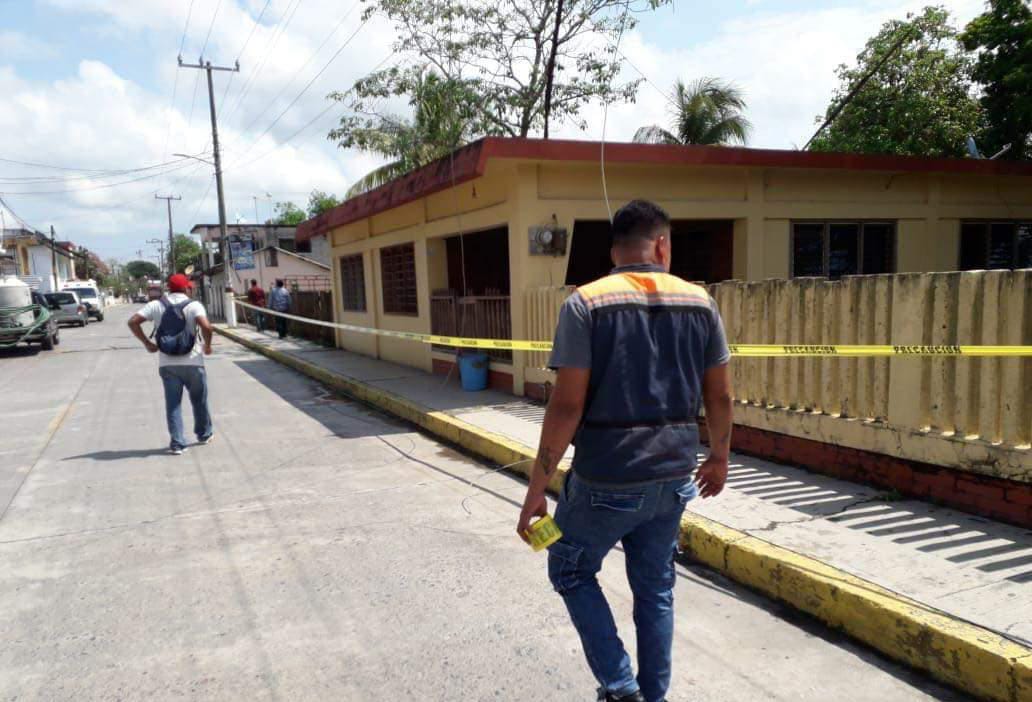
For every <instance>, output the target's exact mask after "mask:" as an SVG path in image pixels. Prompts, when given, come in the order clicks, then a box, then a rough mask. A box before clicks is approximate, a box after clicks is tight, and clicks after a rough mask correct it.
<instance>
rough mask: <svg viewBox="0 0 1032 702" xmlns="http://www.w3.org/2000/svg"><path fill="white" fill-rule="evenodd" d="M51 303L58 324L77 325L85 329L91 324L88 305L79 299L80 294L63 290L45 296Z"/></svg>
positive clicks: (52, 312)
mask: <svg viewBox="0 0 1032 702" xmlns="http://www.w3.org/2000/svg"><path fill="white" fill-rule="evenodd" d="M44 297H45V298H46V299H47V302H49V303H50V305H51V307H50V310H51V314H53V315H54V317H55V318H56V319H57V323H58V324H66V323H70V324H76V325H78V326H80V327H85V326H86V325H87V324H89V323H90V315H89V312H88V311H87V309H86V305H84V304H83V303H82V300H80V299H79V293H77V292H74V291H72V290H62V291H61V292H56V293H47V294H46V295H44Z"/></svg>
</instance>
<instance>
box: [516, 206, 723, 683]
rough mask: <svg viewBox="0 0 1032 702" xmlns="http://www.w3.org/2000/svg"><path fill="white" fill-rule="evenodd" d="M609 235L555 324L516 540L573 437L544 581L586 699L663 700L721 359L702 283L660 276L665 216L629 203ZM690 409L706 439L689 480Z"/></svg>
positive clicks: (693, 431)
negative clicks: (602, 260)
mask: <svg viewBox="0 0 1032 702" xmlns="http://www.w3.org/2000/svg"><path fill="white" fill-rule="evenodd" d="M612 233H613V247H612V258H613V263H614V264H615V265H616V268H615V269H614V270H613V272H612V274H611V275H609V276H606V277H604V278H601V279H600V280H597V281H595V282H593V283H590V284H588V285H585V286H583V287H581V288H579V289H578V290H577V291H576V292H575V293H574V294H573V295H572V296H571V297H570V298H569V299H568V300H567V301H566V303H565V304H564V305H563V308H562V311H561V313H560V316H559V325H558V329H557V330H556V337H555V344H554V347H553V351H552V357H551V361H550V366H551V367H552V368H553V369H555V370H556V372H557V375H556V383H555V389H554V391H553V394H552V397H551V400H550V402H549V404H548V410H547V412H546V413H545V421H544V426H543V427H542V431H541V444H540V448H539V449H538V454H537V459H536V461H535V464H534V468H533V470H532V473H531V480H530V486H529V487H528V489H527V496H526V499H525V500H524V503H523V509H522V511H521V513H520V517H519V522H518V523H517V526H516V531H517V532H518V533H519V534H520V536H521V537H523V538H524V540H526V539H527V529H528V527H529V525H530V522H531V520H532V519H533V518H535V517H541V516H544V515H546V514H547V513H548V503H547V502H546V499H545V489H546V487H547V486H548V483H549V481H550V479H551V478H552V476H553V475H554V473H555V471H556V470H557V469H558V466H559V462H560V460H561V459H562V457H563V455H564V454H565V452H566V449H567V448H568V447H569V445H570V443H571V441H573V443H574V444H575V446H576V448H575V452H574V456H573V465H572V469H571V471H570V473H569V474H568V475H567V476H566V481H565V483H564V485H563V488H562V491H561V494H560V496H559V503H558V506H557V507H556V514H555V521H556V524H557V525H558V527H559V529H560V530H561V531H562V538H561V539H560V540H559V541H558V542H556V543H554V544H553V545H552V546H550V547H549V555H548V575H549V579H550V580H551V582H552V585H553V587H554V588H555V590H556V591H557V592H558V593H559V594H560V595H561V596H562V598H563V601H564V602H565V604H566V608H567V610H568V611H569V614H570V618H571V620H572V621H573V625H574V627H575V628H576V629H577V632H578V634H579V635H580V638H581V643H582V645H583V646H584V652H585V654H586V657H587V659H588V665H589V666H590V667H591V671H592V673H594V675H595V678H596V679H597V680H598V682H599V685H600V686H601V687H600V689H599V700H606V701H623V702H662V700H664V699H665V696H666V693H667V688H668V687H669V685H670V671H671V660H672V658H671V646H672V642H673V630H674V611H673V588H674V582H675V577H676V573H675V571H674V552H675V546H676V542H677V537H678V530H679V526H680V521H681V515H682V513H683V512H684V509H685V505H686V504H687V503H688V502H689V501H690V500H692V499H694V498H695V497H696V496H697V495H700V494H701V495H702V497H713V496H715V495H717V494H719V493H720V492H721V490H723V488H724V483H725V481H726V480H727V470H728V454H729V452H730V445H731V409H732V401H731V383H730V379H729V372H728V362H729V360H730V353H729V350H728V346H727V341H726V338H725V335H724V327H723V323H722V321H721V319H720V314H719V313H718V311H717V306H716V304H715V302H714V301H713V299H712V298H711V297H710V296H709V294H708V293H707V291H706V290H705V288H702V287H700V286H698V285H694V284H692V283H689V282H687V281H684V280H682V279H680V278H678V277H676V276H673V275H670V273H669V270H670V254H671V248H670V218H669V217H668V216H667V214H666V212H664V211H663V210H662V209H661V208H659V207H658V206H657V205H654V204H652V203H650V202H645V201H641V200H636V201H634V202H630V203H628V204H627V205H626V206H624V207H623V208H621V209H620V210H619V211H618V212H617V213H616V216H615V217H614V218H613V229H612ZM700 405H702V406H704V407H705V410H706V423H707V427H708V429H709V439H710V441H709V457H708V458H707V459H706V460H705V461H704V462H703V463H702V466H701V467H699V469H698V471H696V470H695V468H696V456H697V452H698V449H699V430H698V426H697V425H696V417H697V416H698V415H699V409H700ZM575 437H576V438H575ZM693 474H694V480H693V479H692V476H693ZM617 543H621V544H622V545H623V550H624V553H625V558H626V564H627V579H628V581H629V584H630V586H631V591H632V593H633V595H634V623H635V627H636V630H637V641H638V647H637V651H638V673H637V675H635V674H634V672H633V670H632V665H631V660H630V657H629V656H628V655H627V651H626V650H625V649H624V646H623V644H622V643H621V641H620V639H619V637H618V635H617V629H616V623H615V622H614V620H613V615H612V612H611V610H610V609H609V604H608V603H607V602H606V599H605V596H604V595H603V594H602V590H601V588H600V587H599V584H598V580H597V578H596V575H597V573H598V571H599V569H600V568H601V567H602V560H603V559H604V558H605V557H606V554H608V553H609V551H610V550H611V549H612V548H613V547H614V546H615V545H616V544H617Z"/></svg>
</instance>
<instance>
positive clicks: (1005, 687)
mask: <svg viewBox="0 0 1032 702" xmlns="http://www.w3.org/2000/svg"><path fill="white" fill-rule="evenodd" d="M215 330H216V331H217V332H218V333H220V334H222V335H223V336H226V337H228V338H230V339H232V340H234V341H236V342H238V343H240V344H243V345H244V346H246V347H248V348H250V349H253V350H255V351H257V352H258V353H261V354H263V355H265V356H267V357H269V358H271V359H273V360H275V361H278V362H280V363H282V364H283V365H286V366H289V367H291V368H294V369H295V370H297V371H300V372H301V373H304V374H305V375H308V376H309V377H312V378H314V379H316V380H318V381H320V382H323V383H325V384H326V385H329V386H330V387H332V388H334V389H336V390H338V391H340V392H342V393H344V394H345V395H348V396H349V397H353V398H355V399H357V400H360V401H362V402H365V403H367V404H370V405H372V406H374V407H376V408H378V409H381V410H384V411H386V412H389V413H391V414H393V415H396V416H398V417H400V418H402V419H405V420H407V421H409V422H411V423H413V424H416V425H418V426H420V427H422V428H423V429H425V430H426V431H428V432H430V433H432V434H434V435H435V436H438V437H441V438H443V439H445V440H447V441H449V442H451V443H454V444H456V445H458V446H461V447H463V448H464V449H466V450H467V451H469V452H471V453H473V454H476V455H478V456H481V457H483V458H486V459H488V460H490V461H493V462H495V463H498V464H501V465H507V464H510V463H516V462H517V461H525V462H522V463H519V464H518V465H516V466H514V467H513V472H517V473H520V474H522V475H524V476H528V475H529V473H530V467H531V463H530V462H529V460H528V459H533V457H534V452H533V450H532V449H530V448H529V447H527V446H524V445H523V444H521V443H519V442H516V441H512V440H511V439H508V438H506V437H503V436H500V435H498V434H493V433H491V432H488V431H485V430H483V429H480V428H479V427H476V426H474V425H472V424H469V423H468V422H464V421H462V420H460V419H456V418H455V417H452V416H451V415H449V414H447V413H444V412H437V411H433V410H430V409H429V408H427V407H424V406H422V405H420V404H418V403H415V402H412V401H410V400H407V399H405V398H402V397H399V396H397V395H395V394H393V393H390V392H387V391H385V390H380V389H378V388H374V387H372V386H370V385H367V384H365V383H362V382H360V381H357V380H353V379H351V378H346V377H344V376H341V375H338V374H336V373H333V372H331V371H327V370H326V369H324V368H320V367H319V366H316V365H315V364H312V363H309V362H307V361H304V360H302V359H300V358H298V357H296V356H294V355H291V354H288V353H284V352H282V351H276V350H274V349H270V348H268V347H266V346H264V345H262V344H259V343H256V342H254V341H251V340H250V339H246V338H244V337H243V336H240V335H239V334H236V333H234V332H232V331H231V330H228V329H225V328H223V327H215ZM565 470H566V467H565V466H564V467H563V470H561V471H558V472H557V473H556V475H555V477H554V479H553V481H552V484H551V485H550V489H551V490H552V491H553V492H554V491H556V490H558V488H559V487H560V486H561V485H562V480H563V478H564V476H565ZM680 543H681V548H682V550H683V551H684V552H685V553H687V554H688V555H689V556H690V557H692V558H693V559H695V560H697V561H699V562H700V563H703V564H705V565H707V566H709V567H711V568H713V569H714V570H717V571H719V572H721V573H723V574H724V575H727V576H728V577H730V578H732V579H733V580H735V581H737V582H739V583H742V584H743V585H746V586H748V587H750V588H752V589H754V590H758V591H760V592H762V593H764V594H766V595H769V596H770V597H773V598H775V599H777V600H780V601H782V602H785V603H787V604H789V605H791V606H793V607H795V608H796V609H798V610H801V611H803V612H806V613H807V614H810V615H812V616H814V617H817V618H818V619H820V620H821V621H823V622H825V623H826V624H828V625H830V626H832V627H835V628H837V629H841V630H842V631H844V632H846V633H847V634H849V635H850V636H852V637H854V638H856V639H858V640H859V641H862V642H864V643H866V644H867V645H869V646H871V647H873V648H875V649H877V650H879V651H881V652H882V653H884V654H885V655H887V656H889V657H890V658H893V659H895V660H897V661H900V662H902V663H905V664H907V665H910V666H912V667H914V668H918V669H920V670H923V671H925V672H927V673H929V674H930V675H932V676H933V677H935V678H937V679H939V680H942V681H943V682H946V683H948V684H950V685H953V686H954V687H957V688H959V689H961V690H964V691H966V692H968V693H970V694H973V695H975V696H977V697H979V698H981V699H987V700H993V701H994V702H1032V649H1029V648H1026V647H1025V646H1021V645H1020V644H1018V643H1015V642H1013V641H1010V640H1009V639H1006V638H1004V637H1002V636H999V635H998V634H995V633H993V632H991V631H988V630H987V629H983V628H981V627H978V626H975V625H973V624H968V623H966V622H963V621H960V620H957V619H954V618H952V617H950V616H948V615H946V614H943V613H941V612H938V611H936V610H934V609H931V608H929V607H927V606H925V605H923V604H921V603H919V602H916V601H914V600H910V599H908V598H906V597H903V596H902V595H899V594H896V593H894V592H892V591H890V590H887V589H885V588H883V587H880V586H878V585H876V584H874V583H872V582H869V581H867V580H864V579H862V578H858V577H856V576H853V575H850V574H848V573H846V572H845V571H842V570H839V569H838V568H834V567H832V566H830V565H828V564H826V563H823V562H821V561H819V560H816V559H814V558H810V557H808V556H803V555H800V554H798V553H795V552H793V551H790V550H788V549H785V548H782V547H780V546H775V545H774V544H771V543H769V542H766V541H763V540H762V539H758V538H756V537H755V536H751V535H749V534H746V533H744V532H741V531H738V530H736V529H732V528H730V527H727V526H725V525H723V524H720V523H719V522H715V521H713V520H711V519H707V518H705V517H702V516H700V515H698V514H692V513H686V514H685V516H684V518H683V520H682V522H681V538H680Z"/></svg>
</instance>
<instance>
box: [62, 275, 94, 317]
mask: <svg viewBox="0 0 1032 702" xmlns="http://www.w3.org/2000/svg"><path fill="white" fill-rule="evenodd" d="M61 290H70V291H71V292H74V293H76V294H77V295H78V296H79V300H80V301H81V302H82V304H84V305H85V306H86V312H87V314H89V316H90V317H94V318H95V319H96V320H97V321H98V322H103V321H104V306H103V305H102V304H101V298H100V290H98V289H97V286H96V284H95V283H93V282H92V281H86V280H69V281H68V282H67V283H65V284H64V285H62V286H61Z"/></svg>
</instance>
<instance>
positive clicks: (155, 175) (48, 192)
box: [5, 159, 194, 195]
mask: <svg viewBox="0 0 1032 702" xmlns="http://www.w3.org/2000/svg"><path fill="white" fill-rule="evenodd" d="M183 161H186V163H183ZM193 165H194V164H193V160H192V159H180V162H179V163H178V164H177V165H175V166H173V167H171V168H166V169H165V170H162V171H159V172H157V173H148V174H147V175H143V176H139V177H137V178H132V179H130V180H123V181H119V182H117V183H104V184H102V185H94V186H89V187H85V188H62V189H60V190H21V191H10V190H8V191H5V192H6V194H8V195H57V194H61V193H78V192H86V191H90V190H106V189H108V188H117V187H119V186H122V185H129V184H131V183H138V182H140V181H143V180H150V179H151V178H161V177H162V176H166V175H168V174H169V173H174V172H176V171H181V170H183V169H184V168H190V167H192V166H193Z"/></svg>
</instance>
